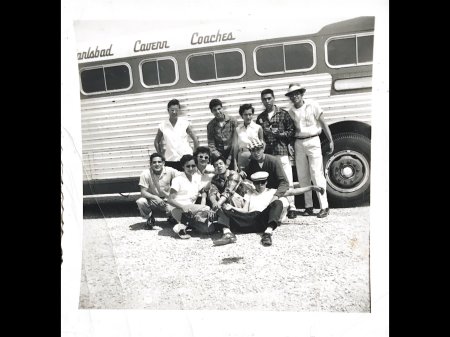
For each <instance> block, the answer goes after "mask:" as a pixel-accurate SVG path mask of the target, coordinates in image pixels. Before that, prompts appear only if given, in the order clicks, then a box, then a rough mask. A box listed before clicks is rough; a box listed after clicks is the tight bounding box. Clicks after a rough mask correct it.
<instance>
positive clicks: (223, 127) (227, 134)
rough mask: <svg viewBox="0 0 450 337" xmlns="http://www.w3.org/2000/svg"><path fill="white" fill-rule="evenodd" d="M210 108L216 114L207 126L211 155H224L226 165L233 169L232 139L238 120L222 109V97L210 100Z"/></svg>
mask: <svg viewBox="0 0 450 337" xmlns="http://www.w3.org/2000/svg"><path fill="white" fill-rule="evenodd" d="M209 109H210V110H211V113H212V114H213V115H214V119H212V120H211V121H210V122H209V123H208V125H207V126H206V131H207V137H208V146H209V149H210V150H211V155H212V156H214V157H219V156H222V157H224V158H225V160H226V163H225V164H226V165H227V166H228V167H229V168H230V169H232V168H233V160H232V155H233V153H232V141H233V136H234V132H235V129H236V126H237V125H238V122H237V120H236V118H234V117H229V116H228V115H227V114H226V113H225V112H224V111H223V110H222V102H221V101H220V99H217V98H214V99H212V100H211V102H209Z"/></svg>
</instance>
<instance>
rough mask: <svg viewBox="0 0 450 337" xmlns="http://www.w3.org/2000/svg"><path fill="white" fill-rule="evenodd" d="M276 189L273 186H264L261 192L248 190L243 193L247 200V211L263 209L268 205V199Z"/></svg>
mask: <svg viewBox="0 0 450 337" xmlns="http://www.w3.org/2000/svg"><path fill="white" fill-rule="evenodd" d="M276 191H277V190H276V189H273V188H266V189H265V190H264V192H262V193H258V192H250V193H247V194H245V196H244V199H245V200H248V201H249V205H248V211H249V212H253V211H259V212H262V211H264V209H265V208H266V207H267V206H269V204H270V200H272V198H273V196H274V195H275V192H276Z"/></svg>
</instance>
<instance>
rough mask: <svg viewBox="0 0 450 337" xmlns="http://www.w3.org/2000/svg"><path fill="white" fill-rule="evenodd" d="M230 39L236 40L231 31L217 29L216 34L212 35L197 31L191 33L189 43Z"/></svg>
mask: <svg viewBox="0 0 450 337" xmlns="http://www.w3.org/2000/svg"><path fill="white" fill-rule="evenodd" d="M230 40H236V38H235V37H233V33H232V32H229V33H223V34H222V33H220V30H218V31H217V33H216V34H213V35H204V36H203V35H199V34H198V33H197V32H195V33H194V34H192V37H191V44H192V45H195V44H204V43H214V42H221V41H230Z"/></svg>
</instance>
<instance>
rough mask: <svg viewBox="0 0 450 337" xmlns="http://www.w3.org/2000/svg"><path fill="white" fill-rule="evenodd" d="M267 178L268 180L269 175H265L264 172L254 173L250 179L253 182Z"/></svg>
mask: <svg viewBox="0 0 450 337" xmlns="http://www.w3.org/2000/svg"><path fill="white" fill-rule="evenodd" d="M267 178H269V173H267V172H266V171H259V172H255V173H253V174H252V175H251V177H250V179H251V180H253V181H259V180H267Z"/></svg>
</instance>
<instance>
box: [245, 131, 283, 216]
mask: <svg viewBox="0 0 450 337" xmlns="http://www.w3.org/2000/svg"><path fill="white" fill-rule="evenodd" d="M265 147H266V143H265V142H264V141H261V140H259V139H253V140H252V141H251V142H250V144H249V145H248V148H249V150H250V153H251V154H250V162H249V164H248V166H247V167H246V168H245V169H244V171H241V172H240V174H241V176H242V177H243V178H245V177H250V176H251V175H252V174H253V173H255V172H260V171H265V172H267V173H269V178H268V179H267V188H274V189H276V192H275V194H273V197H272V200H271V201H274V200H277V199H278V198H281V197H282V196H284V193H285V192H286V191H287V190H288V189H289V181H288V179H287V177H286V173H285V172H284V169H283V165H282V164H281V160H280V158H278V157H276V156H273V155H270V154H266V153H265V152H264V151H265ZM282 202H283V211H282V213H281V218H280V220H281V221H284V219H285V218H286V215H287V212H288V208H289V200H288V199H287V198H282Z"/></svg>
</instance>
